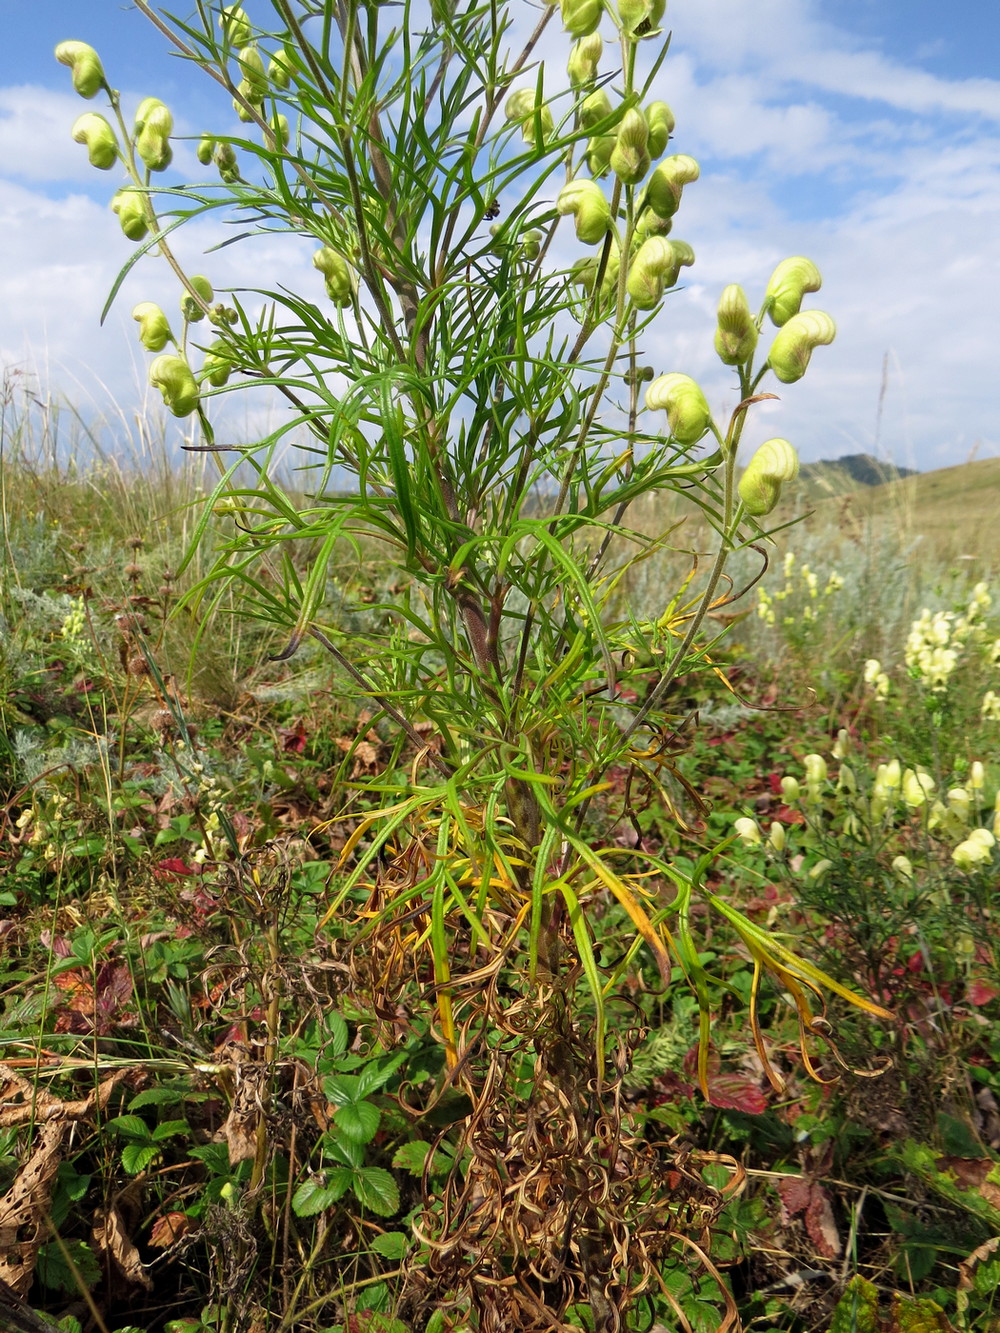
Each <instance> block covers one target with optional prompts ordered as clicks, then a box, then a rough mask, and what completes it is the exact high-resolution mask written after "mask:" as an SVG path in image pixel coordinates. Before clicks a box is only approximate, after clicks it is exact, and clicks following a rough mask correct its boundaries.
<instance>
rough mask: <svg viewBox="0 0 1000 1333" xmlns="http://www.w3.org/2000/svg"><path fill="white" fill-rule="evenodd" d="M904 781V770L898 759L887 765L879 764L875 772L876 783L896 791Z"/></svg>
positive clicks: (891, 760) (890, 761)
mask: <svg viewBox="0 0 1000 1333" xmlns="http://www.w3.org/2000/svg"><path fill="white" fill-rule="evenodd" d="M902 780H903V769H902V765H901V764H900V762H899V760H898V759H890V760H889V762H888V763H887V764H879V766H878V768H877V769H876V770H875V781H876V782H880V783H881V784H882V785H883V786H884V787H890V788H891V789H892V790H895V789H896V788H897V787H898V786H899V785H900V783H901V782H902Z"/></svg>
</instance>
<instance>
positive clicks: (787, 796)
mask: <svg viewBox="0 0 1000 1333" xmlns="http://www.w3.org/2000/svg"><path fill="white" fill-rule="evenodd" d="M781 795H782V797H783V798H784V801H785V804H786V805H792V804H794V802H795V801H797V800H798V799H799V796H800V795H801V789H800V787H799V782H798V778H793V777H790V776H789V777H784V778H782V779H781Z"/></svg>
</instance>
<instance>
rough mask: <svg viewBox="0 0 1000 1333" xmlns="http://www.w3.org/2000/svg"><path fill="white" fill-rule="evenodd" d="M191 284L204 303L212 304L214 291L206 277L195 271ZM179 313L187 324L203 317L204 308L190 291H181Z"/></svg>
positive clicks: (194, 322)
mask: <svg viewBox="0 0 1000 1333" xmlns="http://www.w3.org/2000/svg"><path fill="white" fill-rule="evenodd" d="M191 286H192V287H193V288H194V289H195V291H196V292H197V293H198V295H199V296H200V297H201V298H202V300H203V301H204V302H205V304H206V305H211V304H212V300H213V297H214V296H215V293H214V292H213V291H212V284H211V283H210V282H209V280H208V279H207V278H206V277H203V276H202V274H200V273H196V274H195V275H194V277H193V278H192V279H191ZM181 314H182V315H183V316H184V318H185V319H186V320H187V321H188V323H189V324H196V323H197V322H198V320H199V319H204V318H205V312H204V310H203V309H202V308H201V306H200V305H199V304H198V302H197V301H196V300H195V299H194V297H193V296H192V295H191V293H190V292H181Z"/></svg>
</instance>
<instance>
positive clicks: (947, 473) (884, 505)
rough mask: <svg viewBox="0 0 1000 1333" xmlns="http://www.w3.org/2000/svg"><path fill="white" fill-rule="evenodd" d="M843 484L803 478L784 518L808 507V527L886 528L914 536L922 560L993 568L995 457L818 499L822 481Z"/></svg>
mask: <svg viewBox="0 0 1000 1333" xmlns="http://www.w3.org/2000/svg"><path fill="white" fill-rule="evenodd" d="M823 467H824V468H828V467H829V465H823ZM843 480H844V478H843V477H837V476H836V475H835V474H833V473H831V474H829V476H828V475H827V473H826V472H823V473H819V474H817V475H816V476H812V477H810V476H808V475H807V478H806V481H807V485H806V487H802V486H801V485H799V486H797V487H796V489H795V492H794V493H791V491H790V493H789V496H788V502H787V508H788V511H789V512H788V517H791V516H792V514H793V513H796V514H800V513H802V511H803V509H804V508H807V507H809V506H810V505H811V506H812V507H813V508H814V510H815V518H814V519H812V520H810V527H814V526H815V527H819V526H821V525H822V522H823V521H824V520H825V521H827V522H829V523H831V524H833V525H834V526H836V527H839V528H840V529H842V530H847V529H849V528H850V527H851V525H852V524H853V525H857V524H858V523H859V522H868V521H871V522H873V523H874V524H875V525H876V526H877V527H883V526H891V527H892V528H893V529H895V530H896V531H897V532H900V533H902V534H907V535H909V536H910V537H912V538H918V537H919V538H920V541H921V547H922V548H923V551H924V553H925V555H927V556H934V557H936V558H937V559H943V560H954V559H959V558H961V557H963V556H965V557H974V558H975V560H976V561H977V563H978V566H979V568H981V569H982V571H983V573H984V574H985V573H986V572H988V571H989V569H990V567H991V565H995V563H996V559H997V552H998V549H1000V547H998V543H997V538H996V521H997V514H998V512H1000V458H983V459H979V460H977V461H975V462H972V463H962V464H959V465H958V466H957V467H949V468H940V469H938V470H937V471H934V472H921V473H917V474H915V475H913V476H910V477H901V478H899V479H898V480H895V481H889V482H886V483H885V484H884V485H881V486H861V485H851V486H847V485H842V486H840V488H839V489H837V490H835V491H834V492H833V493H832V494H831V493H830V491H829V490H828V489H827V490H826V496H825V498H821V496H822V490H823V489H826V485H825V483H826V482H830V483H833V482H837V481H843Z"/></svg>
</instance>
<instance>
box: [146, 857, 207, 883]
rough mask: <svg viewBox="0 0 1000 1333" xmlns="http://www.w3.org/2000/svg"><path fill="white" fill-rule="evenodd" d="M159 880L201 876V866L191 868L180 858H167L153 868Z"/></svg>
mask: <svg viewBox="0 0 1000 1333" xmlns="http://www.w3.org/2000/svg"><path fill="white" fill-rule="evenodd" d="M153 874H154V875H155V876H156V878H157V879H180V878H183V877H184V876H186V875H200V874H201V867H200V866H189V865H188V863H187V862H186V861H185V860H184V859H183V857H180V856H167V857H165V858H164V859H163V860H162V861H159V862H157V864H156V865H155V866H154V867H153Z"/></svg>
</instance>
